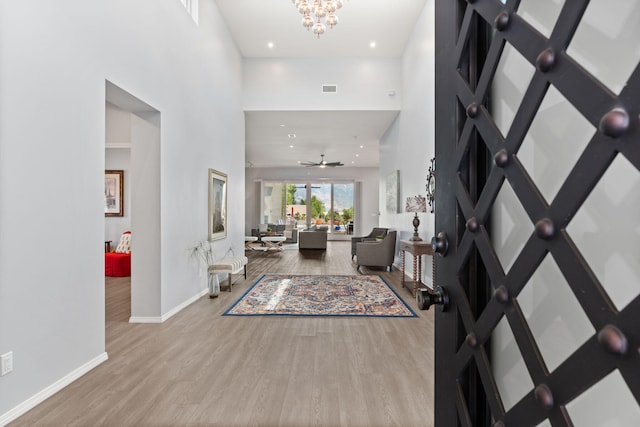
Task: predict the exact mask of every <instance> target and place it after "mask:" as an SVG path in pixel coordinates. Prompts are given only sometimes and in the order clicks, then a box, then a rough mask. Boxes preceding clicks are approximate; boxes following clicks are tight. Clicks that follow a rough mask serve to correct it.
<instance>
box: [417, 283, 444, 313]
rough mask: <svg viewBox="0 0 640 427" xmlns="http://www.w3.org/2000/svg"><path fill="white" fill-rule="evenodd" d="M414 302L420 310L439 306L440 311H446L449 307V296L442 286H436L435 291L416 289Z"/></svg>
mask: <svg viewBox="0 0 640 427" xmlns="http://www.w3.org/2000/svg"><path fill="white" fill-rule="evenodd" d="M416 300H417V301H418V308H419V309H420V310H429V307H431V306H432V305H439V306H440V309H441V310H442V311H447V308H448V307H449V295H448V294H447V291H446V290H445V289H444V288H443V287H442V286H436V288H435V290H433V291H432V290H430V289H424V288H423V289H418V291H417V292H416Z"/></svg>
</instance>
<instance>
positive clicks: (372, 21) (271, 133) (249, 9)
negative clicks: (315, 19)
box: [216, 0, 426, 167]
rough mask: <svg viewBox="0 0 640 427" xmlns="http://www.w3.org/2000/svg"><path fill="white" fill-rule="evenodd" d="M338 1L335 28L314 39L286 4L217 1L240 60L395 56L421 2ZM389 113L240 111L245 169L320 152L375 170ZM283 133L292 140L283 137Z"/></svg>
mask: <svg viewBox="0 0 640 427" xmlns="http://www.w3.org/2000/svg"><path fill="white" fill-rule="evenodd" d="M343 2H344V7H343V8H341V9H339V10H338V11H337V12H336V15H338V17H339V19H340V22H339V24H338V25H337V26H336V27H335V28H334V29H333V30H330V29H327V33H326V34H324V35H323V36H321V37H320V38H319V39H317V38H315V37H314V35H313V34H312V33H310V32H307V31H306V30H305V29H304V28H303V27H302V25H301V18H302V16H301V15H300V14H299V13H298V12H297V10H296V9H295V7H294V5H293V2H292V1H291V0H216V3H217V4H218V7H219V9H220V12H221V13H222V15H223V17H224V19H225V21H226V23H227V25H228V27H229V29H230V31H231V34H232V36H233V38H234V40H235V42H236V44H237V46H238V49H239V50H240V52H241V54H242V55H243V56H244V57H245V58H275V57H278V58H311V57H313V58H318V57H397V58H399V57H401V56H402V53H403V51H404V48H405V46H406V44H407V41H408V40H409V37H410V34H411V31H412V30H413V28H414V26H415V23H416V21H417V19H418V16H419V15H420V13H421V12H422V9H423V7H424V4H425V2H426V0H344V1H343ZM371 42H375V44H376V46H375V47H371V46H370V44H371ZM269 43H272V46H273V47H271V48H270V47H269ZM396 116H397V111H348V112H345V111H341V112H336V111H316V112H308V111H269V112H260V111H253V112H247V114H246V157H247V162H248V163H247V164H248V165H249V166H251V165H253V166H256V167H283V166H295V165H297V162H298V161H319V160H320V154H325V155H326V156H325V159H326V160H327V161H330V162H332V161H341V162H343V163H345V166H355V167H364V166H378V162H379V159H378V141H379V140H380V138H381V137H382V135H383V134H384V132H385V131H386V130H387V129H388V127H389V126H390V125H391V123H392V122H393V120H394V119H395V117H396ZM326 123H332V125H331V127H327V126H326ZM281 125H284V126H281ZM283 131H286V133H285V132H283ZM289 133H295V134H296V138H287V135H288V134H289ZM309 135H313V137H312V138H309V137H307V136H309ZM290 145H293V146H294V147H293V148H289V146H290ZM360 146H363V148H360ZM356 154H357V155H358V156H357V157H356ZM352 162H354V163H352Z"/></svg>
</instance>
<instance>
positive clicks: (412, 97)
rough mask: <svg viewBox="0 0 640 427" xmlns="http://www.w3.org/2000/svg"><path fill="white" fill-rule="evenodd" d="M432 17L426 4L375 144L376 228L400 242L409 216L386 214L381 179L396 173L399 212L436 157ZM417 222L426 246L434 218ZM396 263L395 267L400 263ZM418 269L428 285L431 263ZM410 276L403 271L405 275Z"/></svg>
mask: <svg viewBox="0 0 640 427" xmlns="http://www.w3.org/2000/svg"><path fill="white" fill-rule="evenodd" d="M434 14H435V10H434V1H433V0H428V1H427V3H426V5H425V8H424V9H423V11H422V13H421V14H420V17H419V18H418V21H417V22H416V27H415V29H414V31H413V34H412V35H411V39H410V41H409V44H408V45H407V47H406V49H405V52H404V55H403V57H402V92H403V94H404V96H403V99H402V110H401V112H400V114H399V115H398V117H397V118H396V120H395V121H394V123H393V124H392V126H391V127H390V128H389V130H388V131H387V133H386V135H385V136H384V137H383V138H382V140H381V141H380V175H379V178H378V180H379V188H380V195H379V201H380V208H379V210H380V226H382V227H390V228H393V229H395V230H398V232H399V235H400V237H399V238H401V239H407V238H408V237H410V236H411V235H413V225H412V218H413V216H414V214H411V213H405V212H401V213H397V214H396V213H390V212H387V210H386V203H385V201H386V198H385V194H386V193H385V192H386V177H387V176H388V175H389V174H390V173H391V172H393V171H394V170H400V207H401V210H404V206H405V201H406V198H407V197H409V196H415V195H418V194H419V195H422V196H426V183H427V174H428V170H429V166H430V159H431V158H432V157H433V156H434V153H435V137H434V131H435V122H434V118H435V101H434V85H435V59H434V44H435V43H434V40H435V34H434V26H435V17H434ZM436 187H437V183H436ZM418 217H419V218H420V228H419V234H420V237H422V239H423V240H425V241H429V240H430V239H431V237H432V236H433V235H434V217H433V214H431V213H425V214H418ZM398 256H399V255H398ZM408 256H409V257H410V255H408ZM396 263H397V264H398V265H399V258H397V259H396ZM409 264H410V263H409ZM423 264H424V265H425V270H424V272H423V275H422V277H423V278H424V279H423V281H424V282H425V283H426V284H427V285H431V261H430V260H428V259H427V260H425V262H423ZM412 273H413V271H410V269H407V274H409V275H411V274H412Z"/></svg>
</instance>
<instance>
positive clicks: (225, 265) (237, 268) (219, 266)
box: [209, 256, 249, 292]
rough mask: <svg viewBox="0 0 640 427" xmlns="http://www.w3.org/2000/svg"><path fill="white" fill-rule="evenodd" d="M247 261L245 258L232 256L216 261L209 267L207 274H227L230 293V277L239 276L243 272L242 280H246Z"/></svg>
mask: <svg viewBox="0 0 640 427" xmlns="http://www.w3.org/2000/svg"><path fill="white" fill-rule="evenodd" d="M248 262H249V259H248V258H247V257H246V256H232V257H227V258H223V259H221V260H220V261H216V262H214V263H213V265H210V266H209V273H227V274H228V275H229V292H231V285H232V283H233V282H232V280H231V275H233V274H241V273H243V270H244V278H245V280H246V279H247V263H248Z"/></svg>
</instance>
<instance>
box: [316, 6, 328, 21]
mask: <svg viewBox="0 0 640 427" xmlns="http://www.w3.org/2000/svg"><path fill="white" fill-rule="evenodd" d="M316 16H317V17H318V19H320V18H324V17H325V16H327V11H326V10H325V8H324V6H320V7H318V8H317V9H316Z"/></svg>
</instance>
